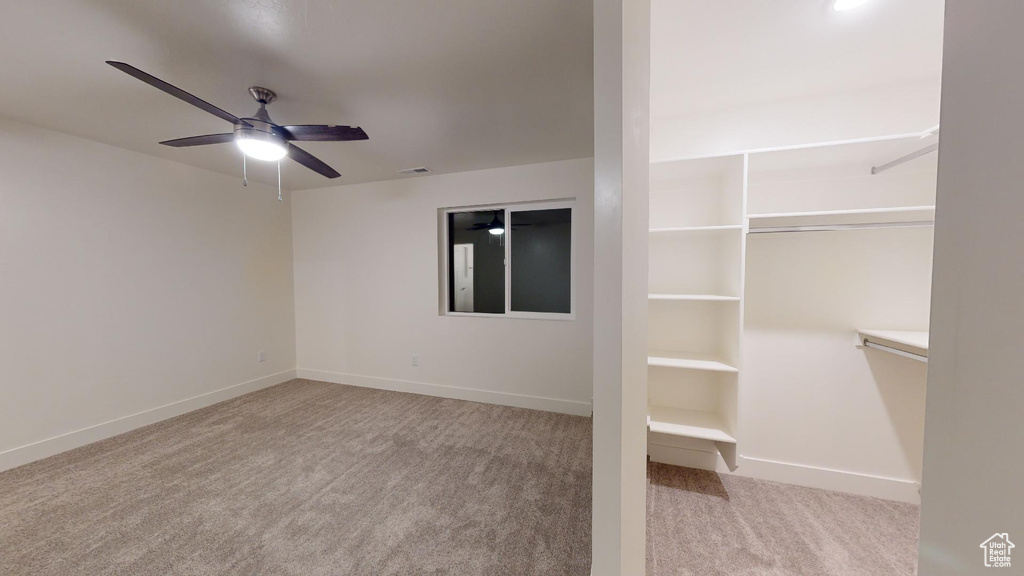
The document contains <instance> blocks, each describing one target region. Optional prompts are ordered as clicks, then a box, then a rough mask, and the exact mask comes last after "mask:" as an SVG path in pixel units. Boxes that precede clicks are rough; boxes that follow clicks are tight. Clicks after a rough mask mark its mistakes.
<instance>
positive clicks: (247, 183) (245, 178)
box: [242, 154, 249, 186]
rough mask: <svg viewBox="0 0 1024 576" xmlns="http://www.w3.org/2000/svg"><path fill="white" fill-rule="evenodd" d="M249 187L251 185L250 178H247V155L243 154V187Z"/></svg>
mask: <svg viewBox="0 0 1024 576" xmlns="http://www.w3.org/2000/svg"><path fill="white" fill-rule="evenodd" d="M248 185H249V178H248V177H247V176H246V173H245V154H242V186H248Z"/></svg>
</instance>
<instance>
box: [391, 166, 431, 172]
mask: <svg viewBox="0 0 1024 576" xmlns="http://www.w3.org/2000/svg"><path fill="white" fill-rule="evenodd" d="M398 173H399V174H430V168H427V167H426V166H420V167H419V168H406V169H405V170H399V171H398Z"/></svg>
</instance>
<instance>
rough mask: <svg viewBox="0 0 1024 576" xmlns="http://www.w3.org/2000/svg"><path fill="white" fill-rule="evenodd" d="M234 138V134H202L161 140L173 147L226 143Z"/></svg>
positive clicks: (165, 144)
mask: <svg viewBox="0 0 1024 576" xmlns="http://www.w3.org/2000/svg"><path fill="white" fill-rule="evenodd" d="M234 139H235V135H234V134H206V135H204V136H189V137H188V138H176V139H174V140H164V141H163V142H161V144H163V145H164V146H174V147H175V148H184V147H186V146H206V145H207V144H226V143H228V142H231V141H233V140H234Z"/></svg>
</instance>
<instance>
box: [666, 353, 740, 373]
mask: <svg viewBox="0 0 1024 576" xmlns="http://www.w3.org/2000/svg"><path fill="white" fill-rule="evenodd" d="M647 365H648V366H659V367H662V368H680V369H684V370H706V371H709V372H739V369H737V368H736V367H734V366H730V365H729V364H726V363H725V362H722V361H721V359H720V358H715V357H711V356H707V355H704V354H687V353H681V352H666V351H663V350H657V351H651V352H650V353H649V354H648V356H647Z"/></svg>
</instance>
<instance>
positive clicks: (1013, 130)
mask: <svg viewBox="0 0 1024 576" xmlns="http://www.w3.org/2000/svg"><path fill="white" fill-rule="evenodd" d="M1022 21H1024V3H1021V2H1019V1H1018V0H991V1H989V2H984V3H978V2H974V1H973V0H948V1H947V2H946V36H945V53H944V58H945V60H944V69H945V77H944V78H943V86H942V88H943V95H942V138H943V139H942V148H941V150H940V152H939V192H938V204H937V215H936V227H935V273H934V291H933V293H932V320H931V347H930V351H929V352H930V358H929V360H930V362H929V368H928V408H927V421H926V428H925V455H924V484H923V489H922V510H921V543H920V567H919V573H920V574H928V575H929V576H933V575H934V576H946V575H953V574H981V573H983V572H984V571H985V570H987V569H986V568H984V567H983V564H982V550H981V549H980V548H979V545H980V544H981V543H982V541H984V540H986V539H988V538H989V537H990V536H992V534H993V533H995V532H1008V533H1009V537H1010V540H1012V541H1013V542H1014V543H1015V544H1016V546H1017V548H1021V546H1022V545H1024V459H1022V458H1021V446H1022V445H1024V425H1022V421H1021V416H1022V415H1024V386H1022V377H1021V375H1022V374H1024V354H1021V350H1022V345H1024V299H1022V294H1024V266H1022V265H1021V262H1022V260H1021V252H1022V250H1024V227H1022V226H1021V222H1024V194H1021V182H1022V181H1024V162H1021V156H1022V153H1024V144H1022V140H1021V134H1022V133H1024V116H1022V115H1021V110H1022V109H1024V79H1022V77H1021V75H1020V74H1019V70H1020V55H1021V53H1024V36H1022V35H1021V33H1020V23H1021V22H1022ZM1022 550H1024V549H1022ZM1012 559H1013V568H1015V569H1016V570H1013V569H1010V570H1005V573H1006V574H1011V573H1013V574H1019V573H1020V572H1021V571H1022V569H1024V554H1022V553H1021V551H1016V552H1014V553H1013V554H1012ZM986 573H987V572H986ZM993 573H997V574H998V573H1003V570H1001V569H994V570H993Z"/></svg>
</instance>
